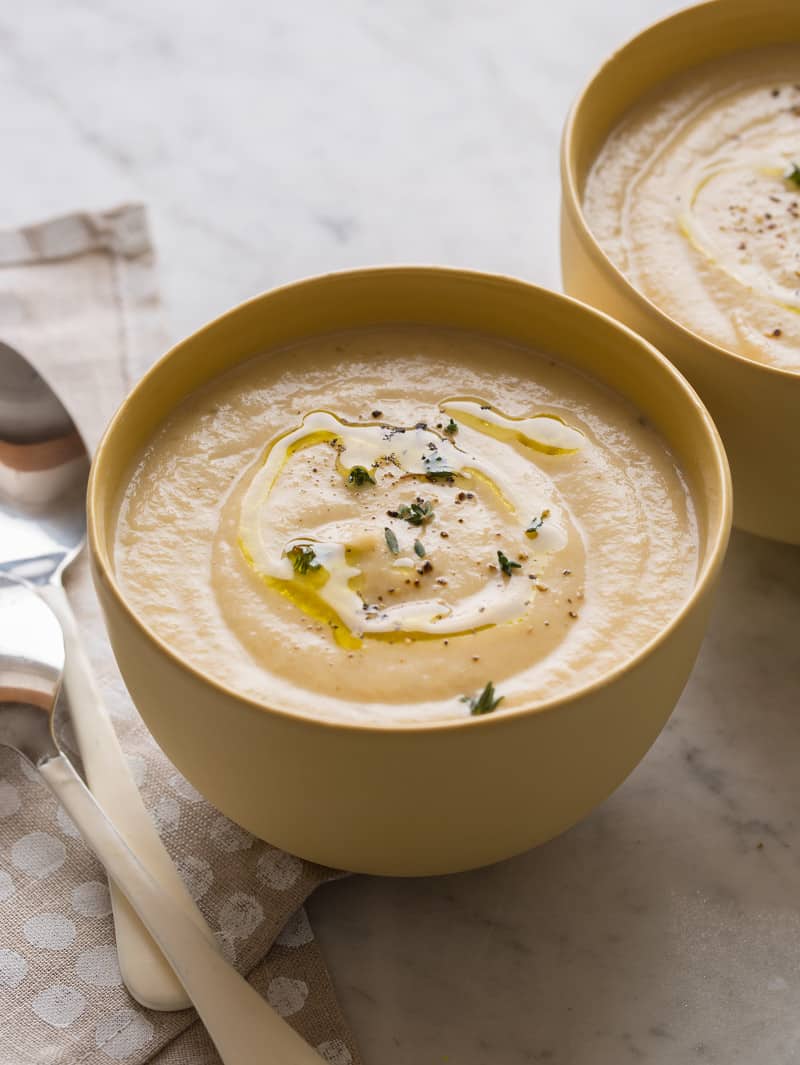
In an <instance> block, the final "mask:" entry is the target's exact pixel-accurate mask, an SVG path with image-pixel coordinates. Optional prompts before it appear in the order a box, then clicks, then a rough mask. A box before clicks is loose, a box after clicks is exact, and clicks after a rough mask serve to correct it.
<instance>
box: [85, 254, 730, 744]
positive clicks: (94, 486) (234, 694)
mask: <svg viewBox="0 0 800 1065" xmlns="http://www.w3.org/2000/svg"><path fill="white" fill-rule="evenodd" d="M410 273H411V274H413V273H423V274H425V273H427V274H437V275H442V274H443V275H446V276H448V277H451V278H453V279H454V280H457V279H460V278H461V279H464V280H469V281H472V282H478V283H481V284H484V283H489V284H492V283H494V284H498V283H500V284H502V285H508V284H510V285H513V286H515V287H517V288H523V289H527V290H530V291H531V292H533V293H534V294H535V296H539V295H541V294H543V295H544V296H545V297H555V299H556V300H557V301H560V302H562V303H563V304H564V306H565V309H566V310H571V311H578V313H580V314H585V315H588V316H589V317H594V318H595V319H597V320H598V321H603V322H604V323H606V324H609V325H611V327H612V328H613V329H616V330H619V331H620V332H621V333H623V334H627V335H628V337H629V338H630V340H631V341H633V342H634V344H636V345H638V346H639V347H640V348H641V349H643V351H644V352H646V354H647V356H648V357H649V358H650V359H654V360H655V361H656V362H657V363H659V364H660V366H661V367H662V369H663V370H664V371H665V372H666V373H667V374H669V375H670V376H672V377H673V378H674V379H675V381H676V383H677V384H678V386H679V387H680V389H681V390H682V392H683V393H684V398H685V400H686V404H687V408H691V410H692V412H693V415H694V417H695V418H696V419H697V420H698V422H699V427H700V428H701V430H702V431H704V433H705V435H706V438H707V440H708V445H709V450H710V454H709V459H710V464H709V470H710V472H712V473H713V478H714V480H715V481H716V483H717V489H718V494H717V499H718V507H717V509H718V511H719V517H718V519H717V521H716V523H715V524H714V525H713V526H711V525H710V526H709V529H708V531H707V534H706V543H707V545H708V546H707V550H706V552H705V557H704V559H703V562H702V564H701V565H700V566H699V567H698V570H697V573H696V575H695V578H694V585H693V587H692V590H691V592H690V593H689V595H688V596H687V597H686V599H685V600H684V602H683V603H682V604H681V605H680V606H679V608H678V609H677V610H676V612H675V614H674V616H673V617H672V618H671V619H670V620H669V622H668V623H667V624H666V625H664V626H663V627H662V628H661V629H660V630H659V631H658V632H657V633H656V634H655V635H654V636H652V637H651V638H650V639H649V640H648V641H647V642H646V643H644V644H643V645H642V646H641V647H639V648H638V650H637V651H636V652H635V653H634V654H633V655H631V656H630V657H628V658H626V659H625V660H624V661H623V662H621V663H618V664H617V665H616V666H615V667H614V668H613V669H610V670H608V671H607V672H605V673H603V674H602V675H601V676H600V677H598V678H596V679H595V680H594V681H591V682H590V683H588V684H584V685H582V686H581V687H579V688H576V689H574V690H572V691H569V692H566V693H564V694H561V695H556V696H554V697H553V698H550V699H547V700H545V701H544V702H540V703H537V704H535V705H533V706H529V705H525V706H519V707H513V708H509V709H508V710H506V711H502V712H500V713H496V714H485V715H480V716H478V717H472V716H468V717H464V718H447V719H443V720H437V719H432V720H430V721H390V722H386V723H381V722H378V721H374V722H373V721H360V720H353V721H349V720H346V719H345V720H340V719H337V718H333V717H331V718H328V717H316V716H312V715H310V714H304V713H300V712H297V711H294V710H289V709H286V708H283V707H280V706H271V705H270V704H269V703H267V702H266V701H260V700H258V699H256V698H252V697H250V696H247V695H245V694H243V693H242V692H238V691H236V690H235V689H234V688H232V687H229V686H228V685H227V684H225V683H224V682H222V681H220V680H217V679H215V678H214V677H212V676H209V675H208V674H207V673H206V672H204V670H203V669H201V668H200V667H199V666H197V665H195V664H194V663H193V662H192V661H190V660H189V659H188V658H186V657H184V656H183V655H182V654H179V653H178V651H176V650H175V649H174V648H173V647H171V646H170V645H169V643H168V642H167V641H166V640H164V639H162V637H161V636H159V635H158V633H156V632H155V631H154V630H153V629H152V628H151V627H150V626H149V625H148V624H147V623H146V622H145V621H144V620H143V619H142V618H141V617H140V616H139V615H138V614H137V612H136V611H135V610H134V609H133V607H132V606H131V605H130V604H129V603H128V601H127V599H126V597H125V595H124V593H123V591H122V588H121V587H120V585H119V582H118V581H117V579H116V576H115V573H114V567H113V563H112V561H111V556H110V552H107V551H105V550H104V549H103V548H102V546H101V545H102V543H103V537H102V535H101V533H100V521H99V517H98V512H99V509H100V508H99V498H100V497H101V496H102V494H103V491H104V490H103V488H102V487H101V483H100V482H101V479H102V478H103V466H104V461H105V455H106V453H107V451H108V449H109V447H110V441H111V440H112V438H113V436H114V435H115V433H116V431H117V427H118V425H119V423H120V421H121V420H122V418H123V416H124V414H125V413H126V412H127V411H129V410H130V408H131V407H132V406H133V405H135V403H136V402H137V398H136V397H137V395H138V393H139V391H140V388H141V386H142V385H143V383H144V382H145V381H147V380H149V379H150V378H151V377H152V376H153V375H155V374H157V373H158V372H159V369H160V367H161V366H162V365H164V364H165V363H166V362H167V361H168V360H169V359H171V358H172V357H173V356H174V354H175V353H176V352H178V351H179V350H181V349H182V348H183V347H184V345H186V344H188V343H194V342H196V341H197V339H199V338H200V337H202V336H203V335H204V334H206V333H207V332H208V331H209V330H211V329H212V328H214V327H215V326H216V325H217V323H219V322H221V321H224V320H227V319H230V318H232V317H234V316H236V315H238V314H239V313H240V312H241V311H242V310H243V309H244V308H246V307H250V306H252V305H253V304H256V303H258V302H260V301H262V300H265V299H269V298H271V297H274V296H276V295H278V294H279V293H286V292H288V291H290V290H294V289H302V288H303V287H305V286H309V285H310V286H313V285H314V284H315V283H318V282H321V281H328V280H344V281H347V280H350V279H357V278H359V277H362V276H364V275H369V276H374V275H376V274H377V275H381V276H384V277H391V276H392V275H400V274H403V275H408V274H410ZM499 335H501V334H499ZM188 394H189V393H186V395H188ZM183 398H185V396H184V397H183ZM667 444H669V445H670V446H671V444H670V441H669V440H667ZM86 498H87V533H88V544H89V550H90V555H91V560H92V563H93V566H94V567H95V579H96V580H97V579H99V580H101V581H102V583H103V584H104V586H105V588H106V590H107V592H108V593H110V595H111V597H112V598H113V600H114V602H115V605H116V607H117V609H118V610H121V611H122V613H123V615H124V616H125V617H126V618H127V621H128V623H129V624H131V625H133V627H134V628H135V629H136V630H138V633H139V635H140V636H141V637H142V638H143V639H145V640H147V641H148V642H149V643H150V644H151V645H155V648H156V649H157V650H158V651H159V652H160V653H161V654H162V655H164V656H165V657H166V658H167V659H168V660H170V662H171V663H172V665H173V666H175V667H176V668H177V669H179V670H181V671H183V672H185V673H188V674H190V675H191V676H192V677H194V679H195V680H197V681H199V682H201V683H202V684H204V685H206V686H207V687H210V688H212V689H213V690H214V691H216V692H218V693H219V694H220V695H222V696H224V697H225V698H227V699H232V700H234V701H235V702H237V703H239V704H241V705H242V707H243V708H246V709H247V710H249V711H253V712H257V713H260V714H267V715H270V716H275V717H277V718H280V719H281V720H282V721H283V722H284V723H286V724H291V725H295V726H299V727H302V726H309V727H319V728H322V729H325V730H326V731H335V732H341V733H358V734H364V735H376V734H377V735H382V736H390V735H392V734H399V735H409V734H414V733H417V732H424V733H426V734H431V733H444V732H450V731H453V730H462V729H465V728H471V729H475V728H482V729H486V728H504V727H511V726H512V725H513V724H514V723H515V722H517V721H519V720H520V719H521V718H522V717H524V716H527V715H533V714H536V715H538V714H546V713H550V712H555V711H557V710H559V709H560V708H562V707H564V706H567V705H569V704H570V703H573V702H575V701H576V700H579V699H583V698H586V697H587V696H590V695H592V694H594V693H595V692H598V691H601V690H602V689H604V688H606V687H609V686H611V685H612V684H614V683H616V682H617V681H618V680H619V679H620V678H621V677H622V676H623V675H624V674H626V673H628V672H629V671H631V670H633V669H635V668H636V667H637V666H639V665H640V663H642V662H643V661H644V660H645V659H646V658H648V657H649V656H650V655H651V654H652V653H653V652H654V651H655V650H656V649H657V648H659V647H660V646H661V645H662V644H663V643H664V642H666V640H667V639H668V638H669V637H670V636H671V635H672V634H673V632H675V630H676V629H678V627H679V626H680V625H681V624H682V623H683V621H684V619H685V618H686V617H687V616H688V615H689V614H691V613H692V611H693V610H694V608H695V606H696V605H697V603H698V601H699V600H700V599H701V598H702V597H703V596H704V595H705V594H706V593H707V592H708V591H709V589H710V586H711V585H713V582H714V580H715V578H716V575H717V573H718V571H719V569H720V568H721V566H722V562H723V560H724V557H725V552H726V549H727V545H728V539H729V536H730V530H731V525H732V513H733V488H732V483H731V473H730V467H729V465H728V460H727V456H726V453H725V448H724V445H723V443H722V439H721V437H720V435H719V431H718V430H717V427H716V425H715V424H714V421H713V420H712V418H711V415H710V414H709V413H708V411H707V409H706V407H705V406H704V404H703V402H702V400H701V399H700V397H699V395H698V394H697V392H696V391H695V390H694V388H693V387H692V386H691V384H689V382H688V381H687V380H686V378H685V377H684V376H683V374H681V373H680V371H679V370H678V369H677V368H676V367H675V366H674V365H673V364H672V363H671V362H670V361H669V360H668V359H667V358H666V356H664V355H662V354H661V352H660V351H658V349H657V348H656V347H654V346H653V345H652V344H651V343H650V342H649V341H647V340H645V339H644V337H642V336H640V335H639V334H638V333H636V332H635V331H634V330H633V329H631V328H630V327H628V326H626V325H624V324H623V323H621V322H619V321H617V320H616V319H615V318H612V317H611V315H608V314H606V313H605V312H603V311H600V310H597V308H595V307H592V306H590V305H589V304H586V303H583V302H581V301H580V300H577V299H575V298H574V297H572V296H568V295H565V294H564V293H561V292H556V291H555V290H553V289H548V288H546V287H545V286H542V285H537V284H534V283H532V282H529V281H525V280H522V279H520V278H516V277H512V276H510V275H506V274H496V273H489V272H484V271H477V270H467V269H461V268H457V267H443V266H433V265H430V264H428V265H413V264H407V265H402V266H396V265H391V266H371V267H360V268H356V269H347V270H337V271H330V272H326V273H324V274H316V275H311V276H309V277H303V278H298V279H296V280H294V281H290V282H288V283H286V284H283V285H279V286H276V287H275V288H272V289H268V290H266V291H264V292H261V293H258V294H257V295H255V296H252V297H250V298H249V299H247V300H244V301H242V302H241V303H239V304H237V305H236V306H234V307H232V308H230V309H229V310H227V311H224V312H223V313H222V314H220V315H218V316H217V317H215V318H213V319H211V320H210V321H208V322H206V323H205V324H204V325H202V326H200V328H199V329H197V330H195V331H194V332H193V333H191V334H189V336H187V337H184V338H183V339H182V340H180V341H178V342H177V343H176V344H174V345H172V347H170V348H169V349H168V350H167V351H166V352H165V353H164V354H163V355H162V356H161V357H160V358H159V359H157V360H156V361H155V362H154V363H153V365H152V366H151V367H150V368H149V369H148V370H147V371H146V373H145V374H143V375H142V377H141V378H140V379H139V380H138V381H137V382H136V384H135V385H134V386H133V388H132V389H131V390H130V392H129V393H128V394H127V396H126V397H125V399H124V400H123V402H122V403H121V404H120V405H119V407H118V408H117V410H116V412H115V413H114V416H113V417H112V419H111V421H110V422H109V423H108V425H107V427H106V429H105V431H104V433H103V436H102V438H101V440H100V443H99V445H98V447H97V451H96V452H95V455H94V458H93V460H92V465H91V470H90V474H89V481H88V485H87V496H86ZM701 543H702V541H701Z"/></svg>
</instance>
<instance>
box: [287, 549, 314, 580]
mask: <svg viewBox="0 0 800 1065" xmlns="http://www.w3.org/2000/svg"><path fill="white" fill-rule="evenodd" d="M316 557H317V556H316V552H315V551H314V548H313V547H308V546H306V545H305V544H295V546H294V547H293V548H292V549H291V550H290V551H289V553H288V558H289V560H290V561H291V563H292V568H293V569H294V571H295V573H299V574H300V576H301V577H304V576H305V575H306V574H307V573H308V572H309V571H313V570H317V569H321V563H319V562H317V561H315V560H316Z"/></svg>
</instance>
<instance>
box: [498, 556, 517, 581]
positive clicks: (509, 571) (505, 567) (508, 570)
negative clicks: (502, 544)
mask: <svg viewBox="0 0 800 1065" xmlns="http://www.w3.org/2000/svg"><path fill="white" fill-rule="evenodd" d="M497 561H498V562H499V563H500V569H501V570H502V571H503V573H505V575H506V576H507V577H513V575H514V570H515V569H522V566H521V565H520V564H519V562H512V560H511V559H510V558H509V557H508V556H507V555H504V554H503V552H502V551H498V552H497Z"/></svg>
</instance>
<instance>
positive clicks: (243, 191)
mask: <svg viewBox="0 0 800 1065" xmlns="http://www.w3.org/2000/svg"><path fill="white" fill-rule="evenodd" d="M672 6H673V5H672V4H671V3H669V2H666V3H665V2H664V0H624V2H621V0H615V2H614V3H613V4H612V5H597V4H595V3H591V2H589V0H560V2H557V3H544V2H541V0H526V2H522V0H517V2H513V3H512V2H506V3H501V2H490V0H483V2H481V0H406V2H405V3H403V4H399V3H389V2H387V0H361V2H358V0H340V2H338V3H334V2H330V0H303V2H299V3H295V4H292V5H289V4H277V3H273V2H264V0H261V2H256V0H227V2H226V3H222V2H212V0H195V2H194V3H192V4H181V3H169V2H165V0H139V2H138V3H137V4H135V5H130V4H125V3H122V0H26V2H25V3H24V4H13V5H12V4H11V3H6V4H2V5H0V84H1V85H2V89H1V97H0V98H2V107H1V108H0V132H2V143H3V152H2V161H3V166H2V174H3V181H2V188H3V195H2V197H0V225H4V224H18V223H20V222H26V221H33V220H36V219H38V218H41V217H42V216H45V215H48V214H52V213H55V212H59V211H66V210H70V209H73V208H75V207H105V206H110V205H112V204H114V203H116V202H119V201H121V200H126V199H142V200H144V201H146V202H147V203H148V204H149V205H150V206H151V208H152V221H153V228H154V236H155V240H156V243H157V245H158V248H159V251H160V254H161V271H162V277H163V285H164V291H165V298H166V301H167V304H168V306H169V308H170V311H171V316H172V326H173V332H174V334H175V335H179V334H182V333H185V332H187V331H189V330H191V329H192V328H194V327H195V326H197V325H199V324H200V323H201V322H202V321H204V320H205V319H207V318H209V317H211V316H213V315H214V314H216V313H217V312H218V311H220V310H222V309H223V308H225V307H227V306H229V305H230V304H232V303H234V302H236V301H238V300H240V299H242V298H245V297H247V296H249V295H251V294H253V293H254V292H256V291H258V290H260V289H263V288H265V287H269V286H271V285H273V284H275V283H278V282H281V281H285V280H289V279H291V278H294V277H298V276H302V275H305V274H309V273H315V272H319V271H322V270H326V269H331V268H339V267H345V266H350V265H360V264H365V263H377V262H398V261H415V262H445V263H451V264H458V265H467V266H475V267H481V268H486V269H490V270H498V271H503V272H509V273H515V274H518V275H521V276H523V277H526V278H531V279H534V280H537V281H541V282H544V283H546V284H550V285H554V286H555V285H557V284H558V250H557V209H558V163H557V147H558V139H559V134H560V128H561V124H562V121H563V118H564V115H565V113H566V109H567V107H568V104H569V101H570V99H571V98H572V96H573V95H574V94H575V92H576V91H577V89H578V87H579V86H580V84H581V82H582V81H583V79H584V78H585V77H586V76H587V74H588V73H589V71H590V70H591V69H592V68H593V66H594V65H595V64H596V62H597V61H598V60H599V59H600V58H601V57H602V56H603V55H604V54H605V53H606V52H608V51H609V50H610V49H611V48H612V47H614V45H616V44H617V43H619V42H620V41H621V40H623V39H624V38H625V37H626V36H627V35H629V34H630V33H631V32H633V31H635V30H636V29H638V28H640V27H641V26H643V25H644V24H645V23H646V22H648V21H650V20H652V19H653V18H655V17H657V16H658V15H660V14H662V13H666V12H667V11H668V10H669V9H670V8H671V7H672ZM154 354H155V353H154ZM787 475H788V474H787ZM799 637H800V551H798V550H795V549H791V548H786V547H781V546H779V545H773V544H768V543H766V542H761V541H758V540H755V539H753V538H750V537H746V536H743V535H737V536H735V538H734V541H733V545H732V549H731V553H730V556H729V559H728V563H727V565H726V571H725V575H724V580H723V586H722V590H721V594H720V597H719V602H718V605H717V610H716V613H715V616H714V621H713V625H712V629H711V632H710V635H709V638H708V640H707V642H706V645H705V647H704V650H703V653H702V656H701V659H700V662H699V664H698V667H697V669H696V670H695V673H694V675H693V677H692V680H691V682H690V684H689V687H688V688H687V690H686V693H685V695H684V697H683V699H682V701H681V703H680V706H679V708H678V710H677V711H676V713H675V715H674V717H673V718H672V721H671V723H670V725H669V727H668V729H667V730H666V731H665V733H664V734H663V735H662V737H661V739H660V740H659V741H658V743H657V744H656V746H655V748H654V749H653V750H652V751H651V752H650V754H649V755H648V757H647V758H646V759H645V761H644V762H643V763H642V765H641V766H640V767H639V769H638V770H637V771H636V772H635V773H634V775H633V776H632V777H631V778H630V780H629V781H628V782H627V783H626V784H625V785H624V786H623V787H622V788H621V789H620V790H619V791H618V792H617V793H616V794H615V795H614V796H613V797H612V798H611V799H610V800H609V801H608V802H607V803H606V804H605V805H604V806H603V807H602V808H601V809H599V810H598V811H596V813H595V814H594V815H593V816H591V817H590V818H589V819H588V820H587V821H586V822H585V823H584V824H582V825H580V826H579V827H578V828H576V829H574V830H573V831H571V832H570V833H568V834H567V835H565V836H564V837H562V838H561V839H559V840H556V841H554V842H553V843H551V844H549V845H548V846H545V847H542V848H540V849H539V850H537V851H535V852H533V853H530V854H528V855H525V856H523V857H520V858H517V859H515V860H513V861H510V862H507V863H504V864H502V865H499V866H496V867H494V868H491V869H487V870H483V871H480V872H476V873H471V874H466V875H463V876H458V877H448V878H444V879H439V880H424V881H422V880H420V881H388V880H384V881H380V880H375V879H367V878H360V879H353V880H349V881H344V882H341V883H338V884H336V885H333V886H331V887H328V888H326V889H325V890H324V891H323V892H322V893H320V895H319V896H318V897H317V898H316V900H315V901H314V903H313V906H312V911H313V918H314V921H315V925H316V927H317V930H318V933H319V935H320V938H321V939H322V941H323V945H324V947H325V949H326V952H327V955H328V957H329V960H330V962H331V965H332V968H333V972H334V975H335V978H336V981H337V984H338V987H339V990H340V993H341V996H342V999H343V1002H344V1005H345V1008H346V1010H347V1012H348V1014H349V1016H350V1018H351V1020H352V1023H353V1026H354V1029H355V1031H356V1034H357V1036H358V1038H359V1040H360V1042H361V1045H362V1048H363V1051H364V1057H365V1061H366V1063H367V1065H379V1063H380V1065H444V1063H448V1065H526V1063H530V1062H548V1063H549V1062H552V1063H565V1065H623V1063H624V1062H627V1061H631V1062H637V1061H639V1062H650V1063H654V1065H684V1063H687V1062H692V1061H697V1062H700V1063H714V1065H753V1063H754V1062H756V1061H759V1062H764V1063H766V1065H792V1063H800V1021H798V1016H800V1008H799V1007H800V892H798V890H797V889H798V884H799V883H800V858H799V856H798V854H799V851H800V815H799V813H798V811H799V809H800V785H799V784H798V780H799V779H800V774H799V773H798V763H799V762H800V758H799V757H798V756H800V713H798V711H800V705H799V704H800V650H798V647H799V645H800V639H799Z"/></svg>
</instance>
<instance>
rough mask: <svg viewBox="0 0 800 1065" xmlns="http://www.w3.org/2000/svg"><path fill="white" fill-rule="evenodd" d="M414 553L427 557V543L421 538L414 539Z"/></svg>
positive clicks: (420, 556)
mask: <svg viewBox="0 0 800 1065" xmlns="http://www.w3.org/2000/svg"><path fill="white" fill-rule="evenodd" d="M414 554H415V555H418V556H419V558H425V545H424V544H423V542H422V541H421V540H415V541H414Z"/></svg>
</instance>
